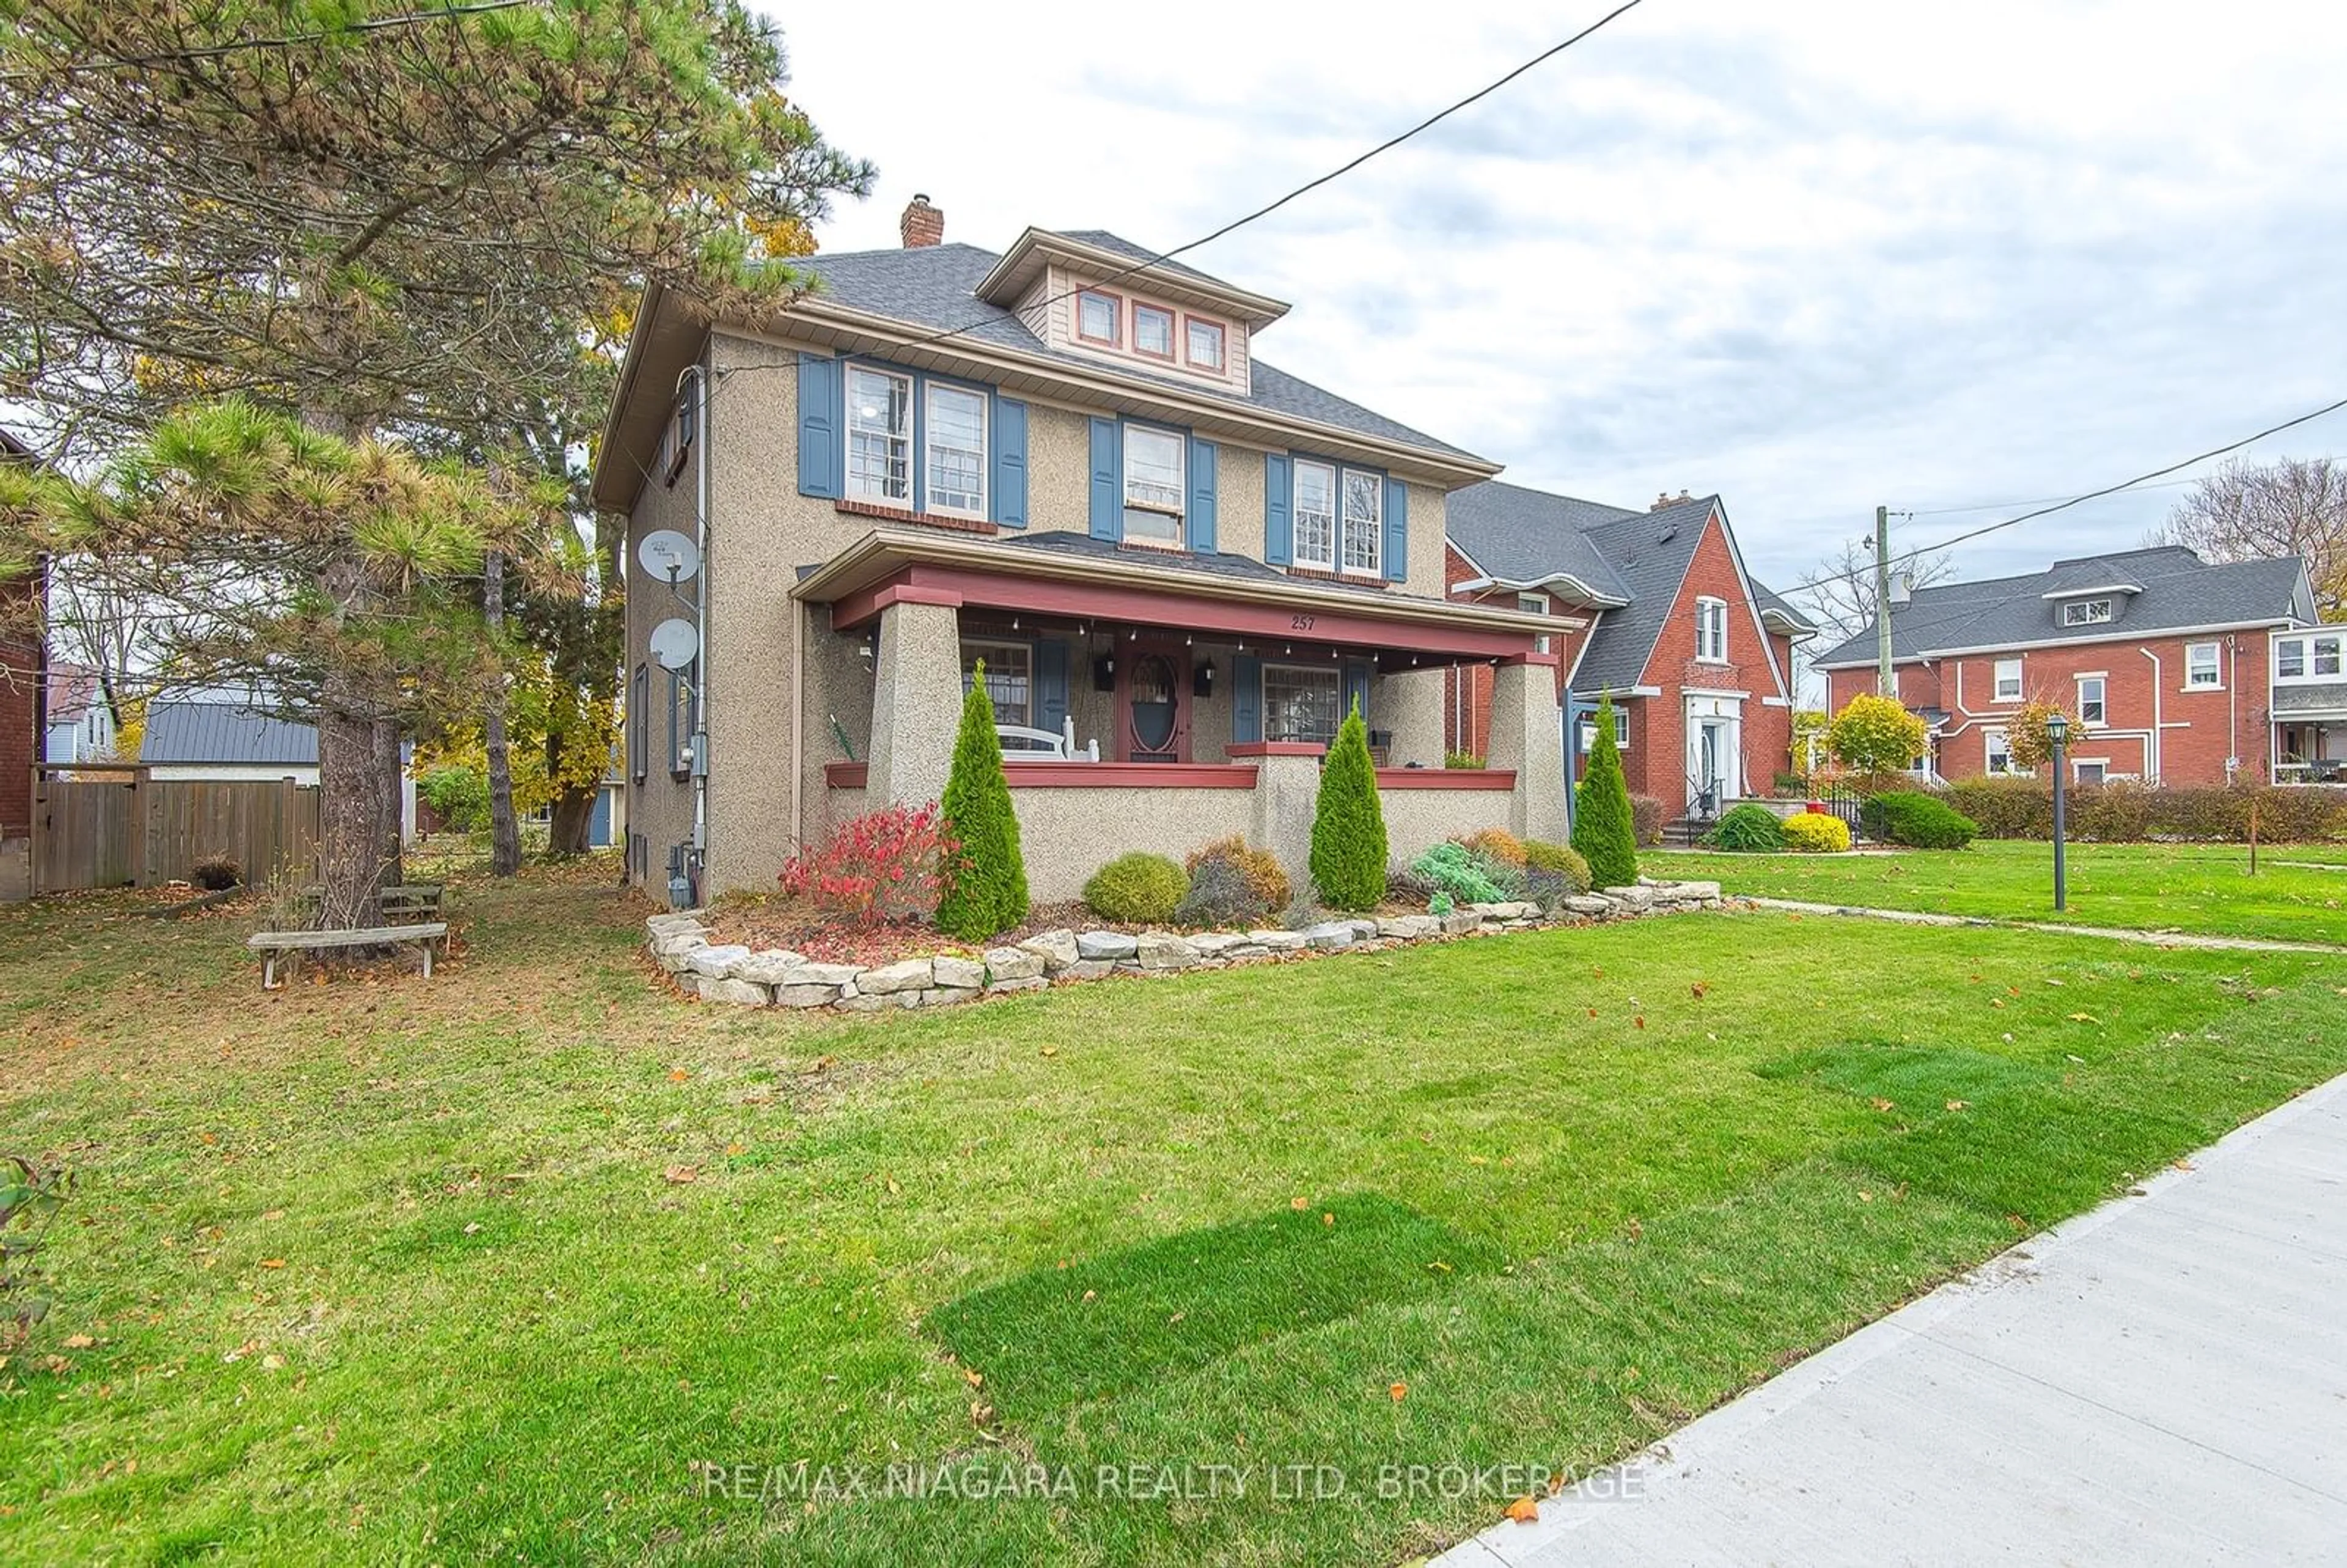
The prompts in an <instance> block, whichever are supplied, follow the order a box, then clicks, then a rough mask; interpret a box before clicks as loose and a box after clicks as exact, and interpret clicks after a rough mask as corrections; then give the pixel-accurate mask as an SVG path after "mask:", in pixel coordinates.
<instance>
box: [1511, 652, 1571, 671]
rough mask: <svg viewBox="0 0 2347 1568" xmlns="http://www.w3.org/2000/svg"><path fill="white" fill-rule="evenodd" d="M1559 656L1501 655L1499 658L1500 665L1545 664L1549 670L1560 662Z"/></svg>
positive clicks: (1539, 654)
mask: <svg viewBox="0 0 2347 1568" xmlns="http://www.w3.org/2000/svg"><path fill="white" fill-rule="evenodd" d="M1561 658H1562V656H1561V655H1558V654H1554V653H1510V654H1506V655H1503V656H1502V657H1501V660H1500V662H1501V663H1502V664H1546V665H1548V666H1549V667H1550V668H1552V669H1553V668H1555V666H1556V665H1557V664H1558V663H1559V662H1560V661H1561Z"/></svg>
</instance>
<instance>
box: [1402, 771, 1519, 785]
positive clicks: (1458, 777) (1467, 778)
mask: <svg viewBox="0 0 2347 1568" xmlns="http://www.w3.org/2000/svg"><path fill="white" fill-rule="evenodd" d="M1515 787H1516V770H1515V769H1513V768H1379V769H1378V788H1379V789H1381V790H1386V789H1491V790H1510V789H1513V788H1515Z"/></svg>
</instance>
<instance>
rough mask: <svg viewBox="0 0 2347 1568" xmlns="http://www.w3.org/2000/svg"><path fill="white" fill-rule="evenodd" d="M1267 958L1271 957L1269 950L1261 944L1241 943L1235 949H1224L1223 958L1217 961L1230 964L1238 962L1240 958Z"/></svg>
mask: <svg viewBox="0 0 2347 1568" xmlns="http://www.w3.org/2000/svg"><path fill="white" fill-rule="evenodd" d="M1269 957H1271V949H1270V948H1266V947H1265V946H1264V945H1263V944H1262V943H1261V942H1242V943H1241V944H1239V946H1237V947H1235V948H1224V949H1223V956H1222V958H1220V959H1219V960H1217V961H1218V962H1221V963H1226V964H1231V963H1236V962H1238V961H1239V960H1240V959H1241V958H1269Z"/></svg>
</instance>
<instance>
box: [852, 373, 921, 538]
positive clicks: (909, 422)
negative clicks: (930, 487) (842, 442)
mask: <svg viewBox="0 0 2347 1568" xmlns="http://www.w3.org/2000/svg"><path fill="white" fill-rule="evenodd" d="M847 493H848V494H849V495H851V496H854V497H857V498H858V499H860V500H866V501H887V502H892V503H894V504H896V505H897V506H903V507H908V506H911V505H912V503H913V378H912V377H911V376H909V375H899V374H897V373H896V372H894V371H887V370H874V369H873V368H872V367H871V366H869V365H862V364H856V365H850V366H848V368H847Z"/></svg>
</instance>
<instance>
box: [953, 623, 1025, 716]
mask: <svg viewBox="0 0 2347 1568" xmlns="http://www.w3.org/2000/svg"><path fill="white" fill-rule="evenodd" d="M979 661H984V662H985V664H986V695H987V700H988V701H989V702H992V703H993V704H994V722H995V723H998V724H1018V725H1020V726H1022V727H1024V728H1030V729H1031V728H1032V727H1033V726H1034V723H1035V650H1034V649H1033V648H1032V647H1030V645H1029V644H1027V643H1024V642H1004V641H996V640H993V639H989V638H977V637H965V638H963V639H962V640H961V690H962V695H963V696H965V697H966V696H968V695H969V689H970V687H971V686H972V685H973V684H974V683H975V682H976V681H977V679H978V666H979Z"/></svg>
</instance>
